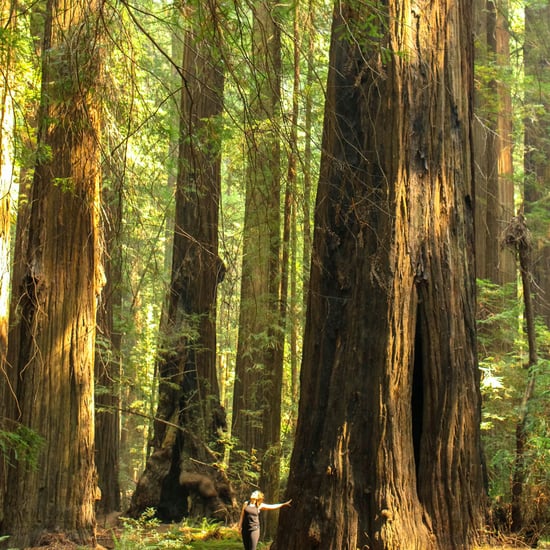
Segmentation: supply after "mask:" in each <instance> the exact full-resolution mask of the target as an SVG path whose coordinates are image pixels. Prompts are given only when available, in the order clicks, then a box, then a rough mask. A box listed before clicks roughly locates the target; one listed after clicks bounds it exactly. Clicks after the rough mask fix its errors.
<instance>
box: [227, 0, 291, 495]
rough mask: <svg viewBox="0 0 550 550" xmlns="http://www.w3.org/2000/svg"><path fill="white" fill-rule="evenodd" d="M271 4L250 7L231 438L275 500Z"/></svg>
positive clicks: (277, 406) (276, 153)
mask: <svg viewBox="0 0 550 550" xmlns="http://www.w3.org/2000/svg"><path fill="white" fill-rule="evenodd" d="M276 10H277V8H276V5H275V4H274V3H273V2H271V1H270V0H263V1H261V2H257V3H256V4H255V5H254V8H253V32H252V34H253V36H252V42H253V44H252V50H253V52H254V53H253V57H252V61H253V67H252V70H253V78H254V80H253V83H252V89H251V92H250V93H251V98H250V105H249V109H248V112H247V114H246V117H247V120H246V128H247V136H246V139H247V155H248V167H247V181H246V205H245V222H244V233H243V260H242V282H241V302H240V304H241V306H240V308H241V309H240V317H239V342H238V348H237V359H236V372H235V386H234V397H233V423H232V434H233V435H234V436H235V437H237V438H238V440H239V446H240V447H241V448H242V449H244V450H245V451H246V452H248V453H257V458H258V460H259V464H260V468H261V473H260V483H261V485H262V489H263V490H264V491H265V493H266V494H267V495H268V498H269V499H270V500H274V499H276V498H277V496H278V491H279V460H280V421H281V388H282V354H281V352H280V349H279V348H280V346H281V338H280V333H281V331H282V326H281V319H280V304H279V300H280V294H279V292H280V284H281V260H280V258H279V255H280V251H281V235H280V232H281V204H280V200H281V191H280V166H279V164H280V145H279V140H280V137H279V133H278V129H279V123H278V121H279V118H280V78H281V76H280V74H281V42H280V40H281V38H280V29H279V26H278V23H277V14H276Z"/></svg>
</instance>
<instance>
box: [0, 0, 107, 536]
mask: <svg viewBox="0 0 550 550" xmlns="http://www.w3.org/2000/svg"><path fill="white" fill-rule="evenodd" d="M47 7H48V9H47V11H46V12H45V20H44V21H45V27H44V29H45V32H44V50H43V51H44V53H45V55H44V56H43V66H42V94H41V99H42V103H41V111H40V114H39V133H38V152H37V162H36V166H35V172H34V179H33V185H32V193H31V197H30V199H31V211H30V220H29V229H28V247H27V249H26V250H25V251H24V266H25V272H24V274H23V275H22V277H21V278H20V279H18V280H14V282H13V288H14V296H13V302H14V304H17V306H18V309H17V314H18V315H17V319H16V320H15V321H14V330H15V331H17V332H18V337H17V338H16V339H15V340H14V341H15V342H16V343H17V346H15V345H14V346H12V345H11V344H9V346H8V363H9V365H10V367H9V368H10V369H11V370H13V373H12V376H11V379H12V380H17V383H16V384H15V385H14V386H13V387H12V389H13V393H12V394H11V396H10V402H9V404H8V413H9V418H10V419H11V421H12V422H13V423H14V424H17V423H19V424H21V425H23V426H25V427H26V428H28V429H30V430H33V431H34V432H36V433H37V434H39V435H40V436H42V437H43V438H44V447H43V448H42V450H41V452H40V454H39V458H38V468H37V469H36V470H29V468H28V465H27V464H25V463H24V462H23V461H16V460H15V459H14V460H13V467H11V468H10V469H9V472H8V479H7V492H6V497H5V505H4V518H3V521H2V525H0V531H1V532H2V533H3V534H10V535H11V537H10V539H9V540H10V545H13V546H29V545H32V544H36V543H38V540H39V538H40V535H41V533H42V532H43V531H45V530H56V531H59V530H61V531H64V532H65V533H67V535H68V536H69V537H70V538H71V539H72V540H74V541H75V542H77V543H79V544H85V543H89V542H92V540H93V538H94V528H95V515H94V499H95V496H96V471H95V466H94V454H93V451H94V422H93V355H94V339H95V322H96V300H97V297H98V294H99V290H100V284H101V271H100V265H99V254H98V250H99V242H98V233H99V223H98V213H99V180H100V178H99V129H100V123H99V109H98V104H97V102H98V96H99V91H98V85H99V83H100V82H101V80H100V53H99V38H100V36H99V28H98V19H99V17H100V12H101V4H100V3H98V2H86V3H81V2H76V1H73V2H71V3H69V4H67V3H63V5H61V4H58V3H57V2H54V1H52V2H50V3H48V6H47Z"/></svg>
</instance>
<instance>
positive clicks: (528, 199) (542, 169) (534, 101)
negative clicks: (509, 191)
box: [524, 1, 550, 326]
mask: <svg viewBox="0 0 550 550" xmlns="http://www.w3.org/2000/svg"><path fill="white" fill-rule="evenodd" d="M549 25H550V3H549V2H548V1H544V2H540V3H536V4H532V5H529V6H527V7H526V9H525V44H524V58H525V74H526V77H527V82H528V83H529V84H530V85H529V86H528V87H527V88H526V97H525V102H526V103H525V104H526V105H528V106H530V109H531V111H530V112H529V113H528V115H527V117H526V120H525V137H524V141H525V156H524V174H525V189H524V210H525V216H526V218H527V222H528V225H529V228H530V230H531V234H532V238H533V250H532V254H533V259H532V263H533V277H534V279H535V281H536V284H537V287H538V288H539V292H538V293H537V294H538V296H539V298H538V299H536V300H535V304H534V308H535V313H536V315H540V316H541V317H542V318H543V319H544V320H545V322H546V325H547V326H550V246H549V245H548V218H549V207H548V201H547V197H548V191H549V185H550V183H549V182H550V147H549V145H548V132H549V131H550V91H549V90H550V75H549V74H548V69H547V67H548V63H549V62H550V46H549V41H548V38H549V36H550V34H549V28H550V26H549Z"/></svg>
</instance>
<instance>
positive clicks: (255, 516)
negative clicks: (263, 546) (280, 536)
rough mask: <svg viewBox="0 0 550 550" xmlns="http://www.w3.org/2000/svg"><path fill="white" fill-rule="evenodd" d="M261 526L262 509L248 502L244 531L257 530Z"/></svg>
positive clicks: (245, 511) (245, 510)
mask: <svg viewBox="0 0 550 550" xmlns="http://www.w3.org/2000/svg"><path fill="white" fill-rule="evenodd" d="M259 528H260V509H259V508H258V507H257V506H256V505H255V504H247V505H246V507H245V509H244V518H243V531H257V530H258V529H259Z"/></svg>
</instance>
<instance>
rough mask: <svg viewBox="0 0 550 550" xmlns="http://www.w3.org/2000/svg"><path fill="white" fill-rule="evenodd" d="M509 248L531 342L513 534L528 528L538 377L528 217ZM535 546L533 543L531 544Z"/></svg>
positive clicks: (514, 230) (514, 227)
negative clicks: (531, 425) (531, 422)
mask: <svg viewBox="0 0 550 550" xmlns="http://www.w3.org/2000/svg"><path fill="white" fill-rule="evenodd" d="M506 244H507V245H508V246H510V248H512V249H513V250H514V251H515V252H516V253H517V257H518V260H519V267H520V273H521V282H522V289H523V303H524V317H525V326H526V332H527V342H528V357H529V360H528V362H527V364H526V365H525V371H526V373H527V376H526V378H527V380H526V384H525V390H524V392H523V397H522V400H521V404H520V407H519V413H518V420H517V422H516V453H515V460H514V468H513V472H512V491H511V492H512V506H511V516H512V517H511V520H512V524H511V526H512V531H514V532H520V531H522V530H523V529H524V528H525V527H527V526H526V524H525V516H526V514H525V508H526V502H525V495H524V489H525V478H526V470H527V468H526V464H525V453H526V447H527V441H528V435H529V434H528V426H527V423H528V418H529V416H528V412H529V405H530V402H531V400H532V398H533V396H534V393H535V382H536V376H535V372H534V370H533V369H534V367H535V365H536V364H537V361H538V357H537V342H536V331H535V308H534V302H533V293H532V289H531V286H532V280H533V274H532V263H531V252H532V239H531V235H530V232H529V230H528V229H527V225H526V222H525V217H524V216H523V215H522V214H520V215H518V216H516V217H514V219H513V220H511V222H510V224H509V226H508V228H507V231H506ZM528 542H532V541H528Z"/></svg>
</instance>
